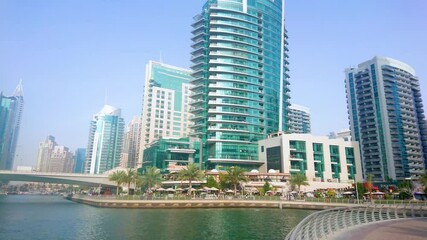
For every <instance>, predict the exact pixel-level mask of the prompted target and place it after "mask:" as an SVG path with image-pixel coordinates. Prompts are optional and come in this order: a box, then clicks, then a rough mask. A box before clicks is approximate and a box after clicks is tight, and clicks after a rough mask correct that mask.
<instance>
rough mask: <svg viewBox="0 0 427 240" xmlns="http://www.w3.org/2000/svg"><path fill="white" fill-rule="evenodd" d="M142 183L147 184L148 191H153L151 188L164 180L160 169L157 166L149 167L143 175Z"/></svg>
mask: <svg viewBox="0 0 427 240" xmlns="http://www.w3.org/2000/svg"><path fill="white" fill-rule="evenodd" d="M141 181H142V184H144V185H146V186H147V188H148V192H151V188H152V187H153V186H156V185H157V184H160V183H161V182H162V175H161V174H160V169H158V168H156V167H147V168H146V169H145V173H144V174H143V175H142V177H141Z"/></svg>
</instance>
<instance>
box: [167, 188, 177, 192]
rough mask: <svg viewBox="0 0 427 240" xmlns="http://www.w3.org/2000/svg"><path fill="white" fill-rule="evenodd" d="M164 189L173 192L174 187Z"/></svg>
mask: <svg viewBox="0 0 427 240" xmlns="http://www.w3.org/2000/svg"><path fill="white" fill-rule="evenodd" d="M166 191H168V192H175V189H173V188H168V189H166Z"/></svg>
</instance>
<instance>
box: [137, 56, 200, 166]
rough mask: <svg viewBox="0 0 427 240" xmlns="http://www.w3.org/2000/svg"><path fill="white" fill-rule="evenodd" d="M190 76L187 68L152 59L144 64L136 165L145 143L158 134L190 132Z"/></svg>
mask: <svg viewBox="0 0 427 240" xmlns="http://www.w3.org/2000/svg"><path fill="white" fill-rule="evenodd" d="M191 79H192V77H191V71H190V70H187V69H183V68H179V67H175V66H171V65H167V64H164V63H159V62H154V61H150V62H149V63H148V64H147V67H146V77H145V90H144V102H143V109H142V125H141V136H140V138H141V140H140V149H139V158H140V159H139V164H138V165H139V166H141V165H142V158H143V152H144V149H145V147H146V145H147V144H149V143H151V142H153V141H154V140H158V139H160V138H182V137H187V136H188V134H189V133H190V130H191V129H190V125H191V122H190V117H191V116H190V113H189V111H190V109H189V108H190V106H189V104H190V103H189V101H190V98H189V96H190V87H191V84H190V81H191ZM144 161H145V160H144ZM147 161H150V160H149V159H148V160H147Z"/></svg>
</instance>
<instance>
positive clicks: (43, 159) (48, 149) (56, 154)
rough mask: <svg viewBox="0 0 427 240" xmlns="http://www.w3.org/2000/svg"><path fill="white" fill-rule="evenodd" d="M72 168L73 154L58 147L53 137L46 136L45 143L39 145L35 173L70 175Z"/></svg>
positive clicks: (62, 147) (65, 148) (66, 149)
mask: <svg viewBox="0 0 427 240" xmlns="http://www.w3.org/2000/svg"><path fill="white" fill-rule="evenodd" d="M73 167H74V161H73V154H72V153H71V152H70V151H69V149H68V148H67V147H64V146H59V145H58V144H57V143H56V141H55V137H53V136H47V137H46V139H45V141H43V142H41V143H40V144H39V150H38V154H37V166H36V171H37V172H55V173H71V172H73Z"/></svg>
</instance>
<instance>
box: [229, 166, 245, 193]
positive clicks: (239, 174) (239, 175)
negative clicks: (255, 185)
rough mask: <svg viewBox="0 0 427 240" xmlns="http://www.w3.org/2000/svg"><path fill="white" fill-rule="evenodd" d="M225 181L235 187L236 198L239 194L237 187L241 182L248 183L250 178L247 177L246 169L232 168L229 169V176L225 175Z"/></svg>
mask: <svg viewBox="0 0 427 240" xmlns="http://www.w3.org/2000/svg"><path fill="white" fill-rule="evenodd" d="M223 177H224V178H225V181H226V182H227V183H229V184H231V185H233V187H234V196H236V194H237V185H239V184H240V183H241V182H247V181H248V178H247V177H246V176H245V169H243V168H241V167H230V168H228V169H227V174H226V175H223Z"/></svg>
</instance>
